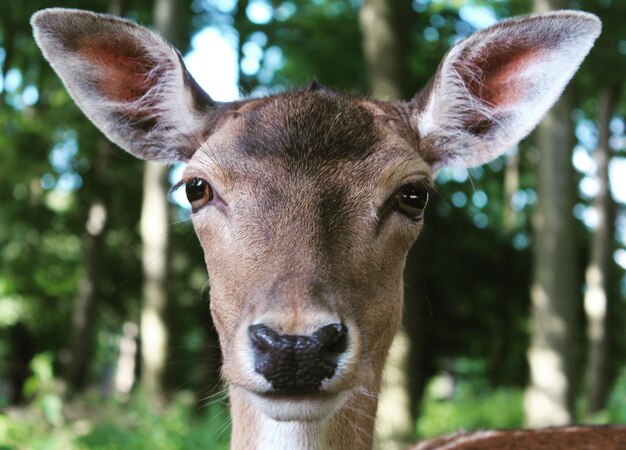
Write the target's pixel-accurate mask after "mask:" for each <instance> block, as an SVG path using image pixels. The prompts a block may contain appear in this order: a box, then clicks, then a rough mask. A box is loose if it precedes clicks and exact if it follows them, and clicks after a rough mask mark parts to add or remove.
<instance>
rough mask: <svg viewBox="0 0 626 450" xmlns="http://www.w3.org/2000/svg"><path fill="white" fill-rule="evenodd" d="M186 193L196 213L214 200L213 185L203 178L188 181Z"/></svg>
mask: <svg viewBox="0 0 626 450" xmlns="http://www.w3.org/2000/svg"><path fill="white" fill-rule="evenodd" d="M185 193H186V194H187V200H188V201H189V203H190V204H191V208H192V209H193V210H194V211H195V210H198V209H200V208H202V207H203V206H204V205H206V204H207V203H209V202H210V201H211V200H212V199H213V189H212V188H211V185H210V184H209V183H208V182H207V181H206V180H204V179H202V178H192V179H191V180H189V181H187V183H185Z"/></svg>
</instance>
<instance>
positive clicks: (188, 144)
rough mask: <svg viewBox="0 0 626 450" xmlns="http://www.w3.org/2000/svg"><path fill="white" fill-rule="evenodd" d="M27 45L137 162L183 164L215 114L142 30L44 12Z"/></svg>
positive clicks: (176, 57) (172, 56) (89, 16)
mask: <svg viewBox="0 0 626 450" xmlns="http://www.w3.org/2000/svg"><path fill="white" fill-rule="evenodd" d="M31 24H32V26H33V29H34V34H35V40H36V41H37V44H38V45H39V47H40V48H41V50H42V51H43V54H44V56H45V57H46V59H47V60H48V61H49V62H50V64H51V65H52V67H53V68H54V70H55V71H56V72H57V74H58V75H59V77H60V78H61V80H62V81H63V83H64V84H65V86H66V88H67V90H68V91H69V93H70V95H71V96H72V97H73V98H74V100H75V101H76V103H77V104H78V106H79V107H80V108H81V109H82V110H83V112H84V113H85V114H86V115H87V117H89V119H90V120H91V121H92V122H93V123H94V124H95V125H96V126H97V127H98V128H99V129H100V130H101V131H102V132H103V133H104V134H105V135H106V136H107V137H108V138H109V139H110V140H111V141H113V142H115V143H116V144H117V145H119V146H120V147H122V148H123V149H125V150H127V151H128V152H130V153H132V154H133V155H135V156H137V157H139V158H142V159H151V160H160V161H167V162H173V161H186V160H188V159H189V158H191V156H192V155H193V153H194V151H195V150H196V149H197V148H198V146H199V145H200V144H199V143H201V142H202V141H203V140H204V139H203V137H205V136H206V134H207V133H208V132H210V128H211V127H212V125H213V124H214V123H215V120H216V116H217V114H218V113H217V112H216V111H218V110H220V109H221V108H219V107H216V106H217V105H216V104H215V103H214V102H213V101H212V100H211V98H210V97H209V96H208V95H207V94H206V93H205V92H204V91H202V89H201V88H200V87H199V86H198V85H197V83H196V82H195V81H194V80H193V78H192V77H191V75H190V74H189V73H188V72H187V70H186V69H185V66H184V65H183V62H182V58H181V56H180V54H179V53H178V52H177V51H176V50H175V49H174V48H173V47H172V46H171V45H170V44H168V43H167V42H166V41H165V40H163V39H162V38H161V37H160V36H158V35H157V34H155V33H153V32H151V31H150V30H148V29H147V28H144V27H141V26H139V25H136V24H134V23H132V22H129V21H126V20H124V19H119V18H116V17H113V16H109V15H102V14H95V13H91V12H87V11H79V10H71V9H60V8H52V9H45V10H42V11H39V12H37V13H36V14H35V15H33V17H32V19H31Z"/></svg>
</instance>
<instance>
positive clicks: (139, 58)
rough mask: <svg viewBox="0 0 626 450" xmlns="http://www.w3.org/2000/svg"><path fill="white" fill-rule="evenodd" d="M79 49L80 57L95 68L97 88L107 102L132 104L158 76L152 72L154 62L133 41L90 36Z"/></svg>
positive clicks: (151, 85) (146, 90)
mask: <svg viewBox="0 0 626 450" xmlns="http://www.w3.org/2000/svg"><path fill="white" fill-rule="evenodd" d="M80 47H81V50H80V54H81V56H82V57H83V58H85V59H86V60H88V61H90V62H91V63H92V64H94V65H95V66H96V70H97V71H98V73H95V74H94V75H95V78H96V82H97V87H98V89H99V91H100V94H101V95H102V96H103V97H105V98H107V99H108V100H112V101H118V102H133V101H135V100H138V99H140V98H142V97H143V96H144V95H145V94H146V93H147V92H148V90H149V89H150V88H151V87H153V86H154V84H155V83H156V81H157V80H158V75H157V74H154V73H151V72H152V71H153V69H154V68H155V66H156V65H157V63H156V61H154V60H152V59H151V58H150V57H149V56H148V54H147V52H146V51H145V49H142V48H140V47H138V46H137V45H136V43H135V42H133V41H130V40H125V39H124V38H121V39H120V38H113V39H108V40H106V39H102V38H94V37H89V38H85V39H84V41H83V42H82V45H81V46H80Z"/></svg>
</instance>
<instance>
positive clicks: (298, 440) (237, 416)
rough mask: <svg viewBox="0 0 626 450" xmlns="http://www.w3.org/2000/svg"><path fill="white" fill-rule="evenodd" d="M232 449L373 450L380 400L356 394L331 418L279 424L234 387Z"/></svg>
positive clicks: (231, 395) (364, 394)
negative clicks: (377, 409)
mask: <svg viewBox="0 0 626 450" xmlns="http://www.w3.org/2000/svg"><path fill="white" fill-rule="evenodd" d="M229 391H230V402H231V417H232V421H233V424H232V438H231V449H233V450H243V449H256V450H327V449H328V450H334V449H337V450H339V449H354V450H365V449H371V448H372V439H373V433H374V420H375V416H376V407H377V403H378V399H377V397H376V396H375V395H373V394H368V393H364V392H359V391H357V392H353V393H352V394H351V395H350V397H349V398H348V400H346V402H345V403H344V404H343V406H342V407H341V408H340V409H339V410H338V411H337V412H336V413H335V414H334V415H333V416H331V417H330V418H328V419H327V420H324V421H314V422H299V421H298V422H296V421H294V422H278V421H275V420H273V419H270V418H269V417H267V416H266V415H264V414H263V413H261V412H259V411H258V410H257V409H256V408H255V407H254V406H253V405H252V404H251V403H250V401H249V400H248V399H247V398H246V396H245V394H244V393H243V392H242V391H241V390H240V389H238V388H237V387H231V388H230V389H229Z"/></svg>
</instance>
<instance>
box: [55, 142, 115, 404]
mask: <svg viewBox="0 0 626 450" xmlns="http://www.w3.org/2000/svg"><path fill="white" fill-rule="evenodd" d="M109 146H110V144H109V141H107V140H106V138H105V137H104V136H101V137H100V138H99V139H98V141H97V143H96V146H95V147H96V154H95V155H94V158H93V167H94V171H93V178H92V180H93V184H94V186H93V187H92V189H93V191H94V192H96V194H95V195H94V198H93V200H92V202H91V205H90V207H89V212H88V215H87V221H86V223H85V232H84V235H83V248H84V249H85V254H84V257H83V267H84V272H83V276H82V278H81V281H80V283H79V286H78V292H77V294H76V298H75V299H74V311H73V314H72V332H71V337H70V339H71V340H70V359H69V363H68V365H67V371H66V376H65V378H66V381H67V384H68V387H69V390H70V393H76V392H80V391H82V390H83V389H84V388H85V387H86V386H87V382H88V374H89V368H90V365H91V360H92V359H93V352H94V336H95V328H96V312H97V304H98V297H99V295H100V292H99V286H100V280H101V271H102V267H101V261H102V253H103V249H104V237H105V231H106V225H107V218H108V209H109V208H108V202H107V199H106V197H105V195H106V192H107V191H108V189H107V181H106V172H107V167H108V161H109V152H110V148H109ZM103 194H104V195H103Z"/></svg>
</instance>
